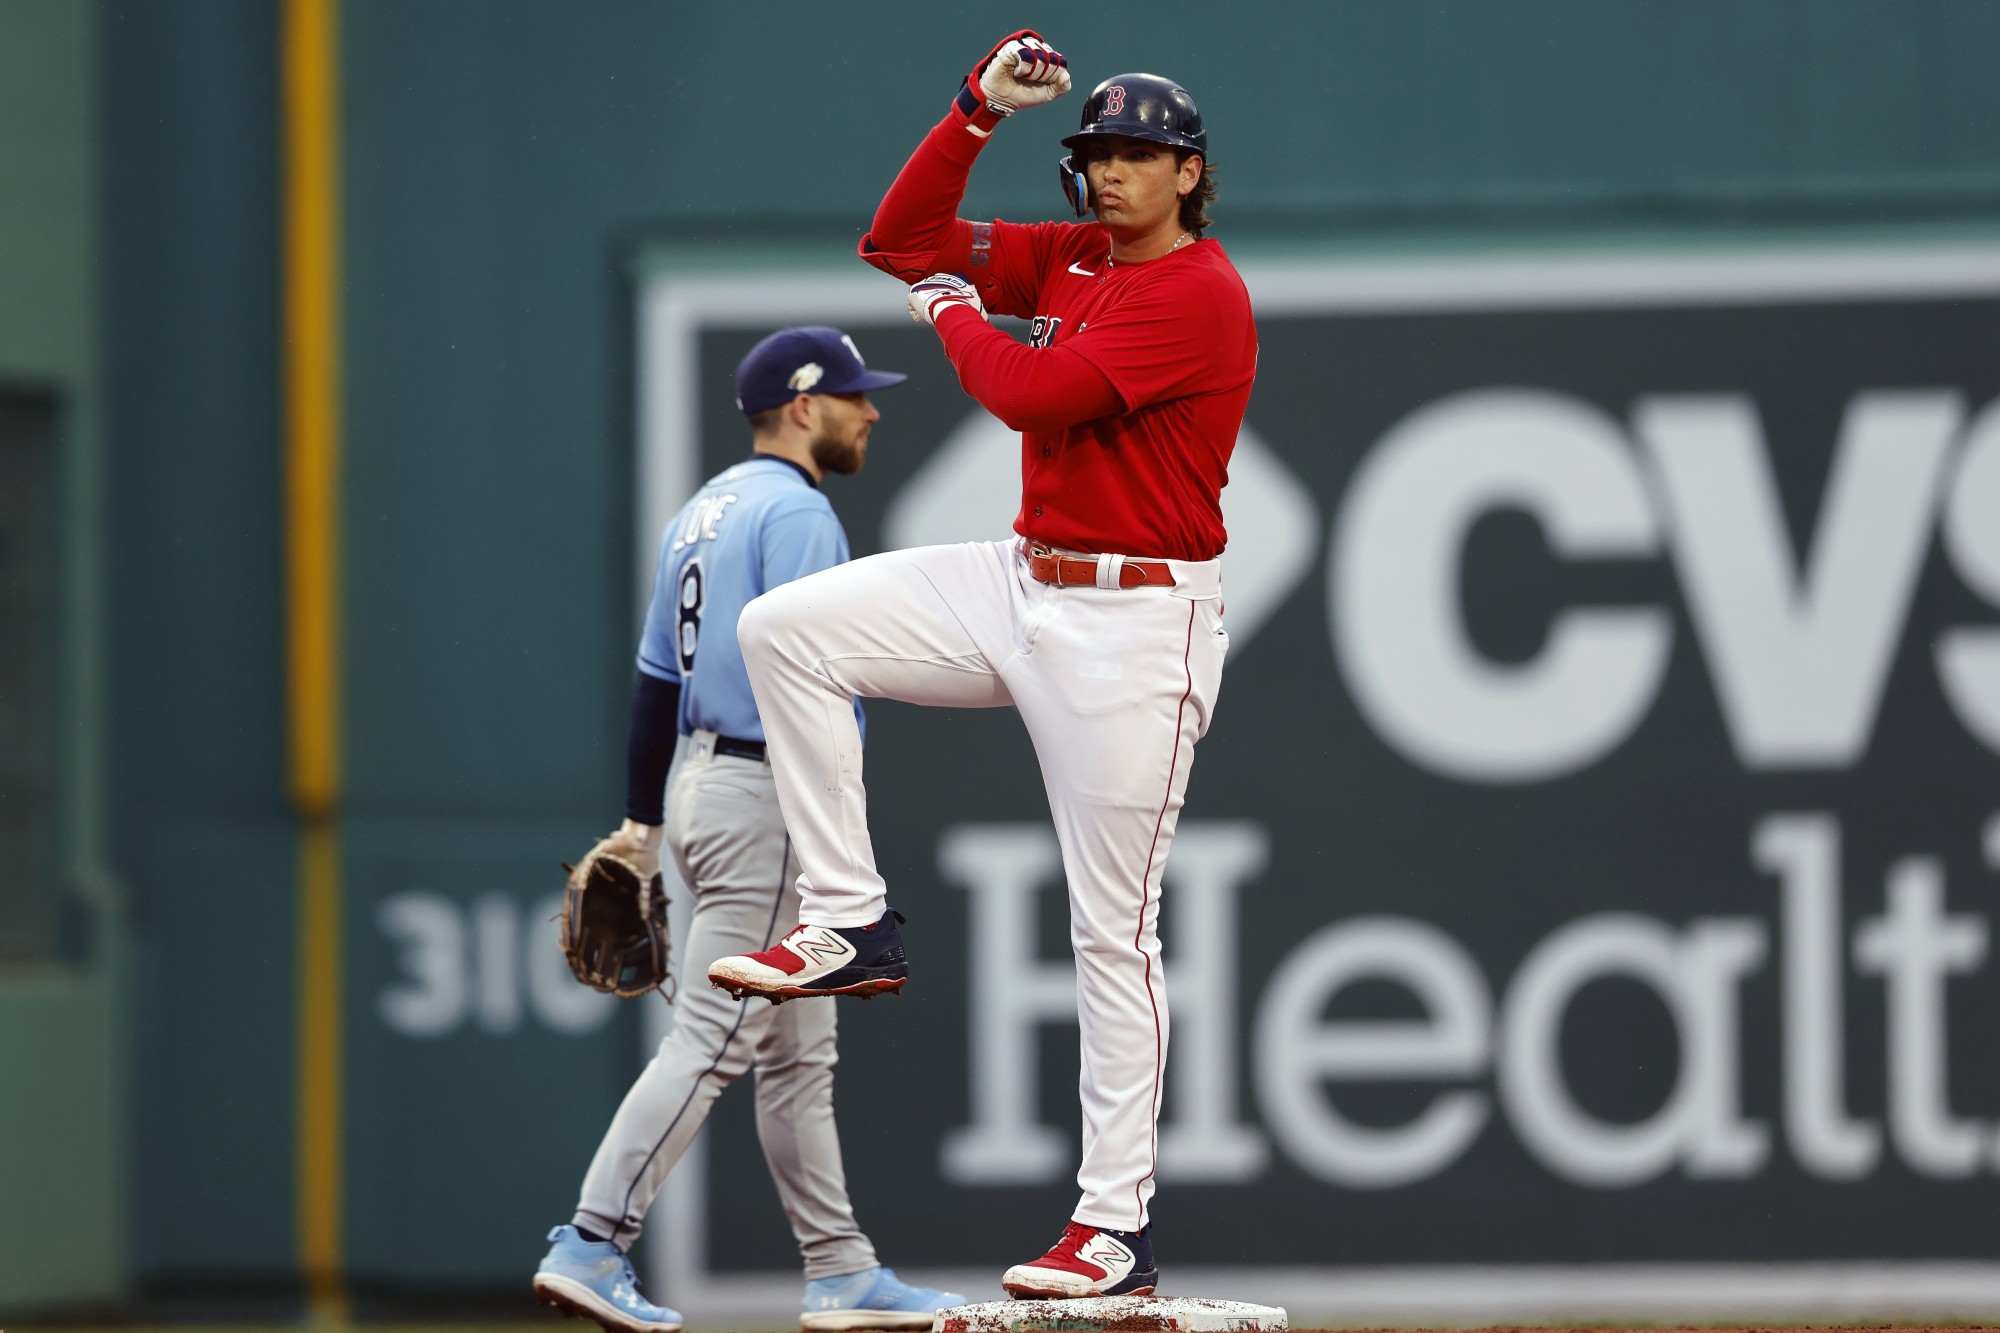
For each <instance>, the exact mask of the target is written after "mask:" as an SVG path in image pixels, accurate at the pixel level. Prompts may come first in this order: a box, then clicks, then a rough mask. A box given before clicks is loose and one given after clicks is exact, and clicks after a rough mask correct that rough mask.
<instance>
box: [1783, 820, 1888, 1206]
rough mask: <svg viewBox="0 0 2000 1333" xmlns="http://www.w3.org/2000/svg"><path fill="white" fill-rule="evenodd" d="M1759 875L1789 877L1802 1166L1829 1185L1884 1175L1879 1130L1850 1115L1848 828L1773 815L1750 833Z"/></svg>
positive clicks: (1791, 1131) (1789, 982)
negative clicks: (1843, 878) (1843, 953)
mask: <svg viewBox="0 0 2000 1333" xmlns="http://www.w3.org/2000/svg"><path fill="white" fill-rule="evenodd" d="M1750 847H1751V855H1752V858H1753V859H1754V860H1755V862H1756V865H1757V868H1758V869H1759V870H1762V871H1764V872H1766V873H1767V874H1772V875H1777V876H1779V877H1780V879H1781V885H1780V889H1779V892H1780V893H1781V895H1782V897H1781V899H1780V901H1781V902H1782V904H1783V907H1782V911H1783V919H1784V923H1785V924H1784V935H1785V943H1784V968H1785V975H1784V1015H1785V1019H1784V1063H1785V1093H1784V1100H1785V1134H1786V1137H1787V1138H1788V1139H1789V1140H1790V1142H1791V1146H1792V1155H1793V1156H1795V1157H1797V1158H1798V1159H1799V1165H1801V1166H1803V1167H1805V1168H1806V1170H1808V1171H1810V1172H1812V1173H1813V1174H1814V1175H1817V1176H1824V1177H1826V1178H1827V1179H1829V1180H1853V1179H1855V1178H1857V1177H1860V1176H1865V1175H1867V1174H1868V1173H1869V1172H1870V1171H1872V1170H1874V1169H1875V1159H1876V1157H1877V1156H1878V1155H1879V1154H1880V1152H1881V1149H1882V1134H1881V1131H1880V1129H1879V1128H1878V1127H1877V1126H1876V1125H1874V1124H1873V1123H1872V1122H1870V1121H1866V1120H1856V1119H1855V1118H1854V1117H1852V1116H1850V1115H1849V1114H1848V1113H1847V1098H1846V1091H1845V1087H1846V1083H1845V1072H1844V1071H1845V1069H1846V1061H1845V1057H1844V1054H1843V1053H1844V1051H1845V1044H1844V1042H1843V1040H1842V1036H1843V1032H1844V1030H1845V1027H1846V1021H1845V1014H1846V1004H1845V998H1844V996H1843V994H1842V988H1841V976H1842V970H1841V959H1840V825H1839V824H1837V823H1836V822H1835V821H1834V819H1833V817H1832V816H1831V815H1772V816H1770V817H1769V818H1767V819H1764V820H1763V821H1761V822H1760V823H1759V824H1758V825H1757V827H1756V829H1755V831H1754V832H1753V833H1752V834H1751V835H1750Z"/></svg>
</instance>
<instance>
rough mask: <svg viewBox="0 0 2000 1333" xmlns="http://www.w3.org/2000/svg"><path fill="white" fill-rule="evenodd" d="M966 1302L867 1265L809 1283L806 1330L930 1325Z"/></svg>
mask: <svg viewBox="0 0 2000 1333" xmlns="http://www.w3.org/2000/svg"><path fill="white" fill-rule="evenodd" d="M963 1304H965V1297H963V1296H961V1295H959V1294H958V1293H957V1292H955V1291H934V1290H932V1289H931V1288H929V1287H913V1286H911V1285H910V1284H909V1283H907V1282H905V1281H903V1280H902V1279H901V1278H899V1277H897V1276H896V1274H895V1273H894V1272H893V1271H892V1270H890V1269H887V1268H864V1269H862V1270H861V1271H860V1272H859V1273H844V1274H842V1275H841V1276H839V1277H818V1278H814V1279H813V1280H812V1281H810V1282H808V1283H806V1300H805V1309H804V1310H803V1311H801V1312H800V1314H799V1324H800V1326H801V1327H803V1328H808V1329H820V1330H838V1329H854V1328H869V1329H875V1328H881V1329H927V1328H929V1327H930V1326H931V1316H932V1315H934V1314H936V1313H937V1312H938V1311H939V1310H948V1309H950V1308H951V1307H952V1306H954V1305H963Z"/></svg>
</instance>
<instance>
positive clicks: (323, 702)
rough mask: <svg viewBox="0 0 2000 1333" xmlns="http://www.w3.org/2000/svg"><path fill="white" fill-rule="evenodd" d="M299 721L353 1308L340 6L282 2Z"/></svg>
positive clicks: (316, 1186) (313, 982) (329, 1155)
mask: <svg viewBox="0 0 2000 1333" xmlns="http://www.w3.org/2000/svg"><path fill="white" fill-rule="evenodd" d="M279 42H280V47H281V50H280V60H281V84H282V88H283V98H284V180H283V189H284V224H283V225H284V288H285V290H284V315H283V319H284V325H283V327H284V400H285V408H284V410H285V541H286V608H287V610H286V640H287V642H286V648H287V711H288V717H287V723H288V726H287V730H288V741H289V769H290V771H289V775H288V776H289V781H290V787H291V796H292V801H293V803H294V805H295V806H296V808H297V810H298V813H299V818H300V842H299V878H298V960H299V966H298V988H299V989H298V1069H297V1099H298V1110H297V1134H298V1142H297V1197H298V1240H299V1267H300V1271H301V1273H302V1274H303V1275H304V1278H305V1281H306V1287H307V1292H308V1296H309V1298H310V1301H311V1304H312V1308H313V1311H314V1313H316V1314H319V1315H322V1316H331V1317H335V1318H338V1317H343V1316H344V1315H345V1314H346V1309H347V1300H346V1287H345V1283H344V1281H343V1277H342V1270H343V1263H342V1247H341V1236H342V1227H343V1216H344V1206H345V1200H344V1197H343V1191H342V1183H343V1153H344V1146H345V1135H344V1124H343V1115H342V1110H343V1104H344V1095H345V1087H344V1076H343V1075H344V1070H343V1061H342V1050H343V1034H342V1025H341V1011H342V995H343V991H342V984H341V980H342V963H341V953H342V948H341V946H342V930H341V866H340V823H339V816H340V790H341V786H340V784H341V754H340V735H341V710H340V704H341V678H340V651H341V638H340V441H341V359H340V348H341V310H340V12H339V0H282V9H281V31H280V36H279Z"/></svg>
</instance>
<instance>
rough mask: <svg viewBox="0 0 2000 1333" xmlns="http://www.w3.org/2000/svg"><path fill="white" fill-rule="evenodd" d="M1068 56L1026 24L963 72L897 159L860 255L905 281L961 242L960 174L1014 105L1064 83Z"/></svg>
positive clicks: (1041, 97) (1029, 102)
mask: <svg viewBox="0 0 2000 1333" xmlns="http://www.w3.org/2000/svg"><path fill="white" fill-rule="evenodd" d="M1069 87H1070V77H1069V62H1068V61H1067V60H1065V59H1064V58H1063V56H1062V54H1061V53H1060V52H1058V51H1057V50H1055V48H1053V47H1051V46H1050V45H1049V44H1048V43H1047V42H1045V41H1043V40H1042V38H1041V36H1040V35H1039V34H1037V33H1035V32H1033V31H1032V30H1029V29H1025V28H1024V29H1022V30H1021V31H1020V32H1017V33H1013V34H1011V35H1010V36H1008V37H1005V38H1003V39H1002V40H1001V41H1000V42H999V43H997V44H996V45H995V46H994V48H993V49H992V50H991V51H988V52H987V53H986V54H985V55H983V56H981V57H980V58H979V60H978V62H977V63H975V64H974V65H973V67H972V71H971V73H969V74H967V75H966V76H965V79H964V82H963V83H962V84H961V86H960V88H959V90H958V96H957V97H955V98H954V99H953V100H952V104H951V110H950V111H949V112H947V113H946V115H945V118H944V119H943V120H941V121H939V122H938V123H937V124H936V125H935V126H933V127H932V128H931V131H930V133H929V134H927V135H925V136H924V139H923V142H922V143H920V144H918V145H917V150H916V152H914V153H912V154H911V155H910V160H909V161H908V162H906V163H904V164H903V169H902V171H901V172H900V173H898V174H897V176H896V181H895V183H894V184H893V185H891V186H890V187H889V192H888V193H887V194H885V195H883V196H882V203H881V205H880V206H879V207H877V208H876V210H875V219H874V221H873V223H871V224H870V227H869V230H868V234H867V235H866V236H864V237H862V238H861V245H860V253H861V257H862V258H863V259H865V260H866V261H868V262H869V263H870V264H873V265H874V266H875V267H876V268H879V269H881V270H882V271H883V272H885V273H888V274H891V275H893V276H895V277H898V278H901V279H902V280H903V281H905V282H911V281H914V280H915V279H917V278H920V277H922V276H924V275H925V274H927V273H930V272H932V271H933V270H934V269H936V268H937V267H938V257H939V256H940V255H942V254H945V253H946V252H948V251H953V252H955V250H956V249H957V248H958V247H959V246H961V245H966V246H967V247H968V248H969V242H970V237H969V235H968V233H969V232H970V231H971V229H972V227H973V224H972V223H969V222H961V221H960V220H959V218H958V205H959V201H960V200H962V199H963V198H964V197H965V181H966V177H967V176H968V175H969V174H970V173H971V171H972V162H973V159H974V158H976V157H978V156H979V150H980V149H981V148H983V147H985V146H986V140H987V136H989V135H990V134H992V132H993V130H994V128H995V127H996V126H997V125H999V123H1000V122H1001V121H1002V120H1003V119H1005V118H1006V117H1007V116H1010V115H1012V114H1013V113H1014V112H1015V111H1018V110H1020V109H1021V108H1023V107H1027V106H1033V105H1036V104H1038V103H1041V102H1049V101H1053V100H1055V99H1056V98H1058V97H1060V96H1062V95H1063V94H1064V93H1066V92H1068V91H1069Z"/></svg>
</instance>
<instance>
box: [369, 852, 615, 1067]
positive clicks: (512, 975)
mask: <svg viewBox="0 0 2000 1333" xmlns="http://www.w3.org/2000/svg"><path fill="white" fill-rule="evenodd" d="M561 910H562V895H561V894H556V895H554V896H552V897H549V898H545V899H543V900H541V901H539V902H535V903H531V904H528V905H526V906H525V907H524V906H523V905H522V904H520V903H518V902H516V901H515V900H514V899H513V898H511V897H509V896H507V895H505V894H488V895H485V896H483V897H481V898H478V899H476V900H475V901H474V902H472V903H471V904H470V906H469V907H468V906H466V905H462V904H460V903H458V902H456V901H454V900H453V899H450V898H447V897H445V896H443V895H442V894H437V893H429V892H426V891H424V890H421V889H418V890H413V891H411V892H408V893H399V894H396V895H394V896H393V897H389V898H385V899H383V900H382V902H381V904H380V905H379V906H378V907H377V908H376V909H375V922H376V925H377V926H379V927H380V928H381V931H382V934H383V935H384V936H386V937H387V938H388V939H389V940H390V941H392V942H393V943H394V944H395V946H396V971H397V976H396V979H395V980H394V981H393V982H392V983H390V984H389V985H388V986H385V987H383V989H382V990H381V992H380V993H379V994H377V995H376V997H375V1012H376V1013H377V1014H378V1015H380V1016H381V1019H382V1022H383V1024H384V1026H386V1027H387V1028H388V1029H389V1030H390V1031H392V1032H395V1033H397V1034H399V1035H401V1036H405V1037H415V1038H419V1039H431V1038H437V1037H447V1036H450V1035H451V1034H453V1033H455V1032H457V1031H459V1030H460V1029H462V1028H464V1027H465V1026H467V1025H468V1024H471V1025H472V1026H474V1027H477V1028H478V1029H479V1030H480V1031H482V1032H489V1033H494V1034H497V1035H505V1034H507V1033H510V1032H515V1031H518V1030H519V1029H520V1027H521V1021H522V1015H523V1010H524V1007H525V1009H526V1011H527V1012H529V1013H532V1014H533V1015H534V1017H535V1018H536V1020H537V1021H539V1022H540V1023H541V1025H542V1026H544V1027H546V1028H549V1029H551V1030H553V1031H556V1032H561V1033H567V1034H582V1033H586V1032H592V1031H595V1030H596V1029H597V1028H599V1027H602V1026H603V1025H604V1023H605V1021H606V1020H607V1019H609V1018H610V1017H611V1013H612V1009H613V1007H614V1006H613V1001H612V997H611V996H609V995H605V994H602V993H600V992H598V991H594V990H592V989H590V988H589V987H588V986H585V985H582V984H581V983H579V982H578V981H577V979H576V978H575V977H574V976H572V975H571V974H570V970H569V964H568V963H566V962H564V961H563V956H562V951H561V950H560V949H558V948H557V947H556V944H555V937H554V935H553V934H552V932H551V931H550V929H549V924H548V923H549V920H550V918H552V917H554V916H555V915H556V914H557V913H558V912H560V911H561ZM524 991H525V999H526V1003H525V1006H524V1004H523V993H524Z"/></svg>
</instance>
